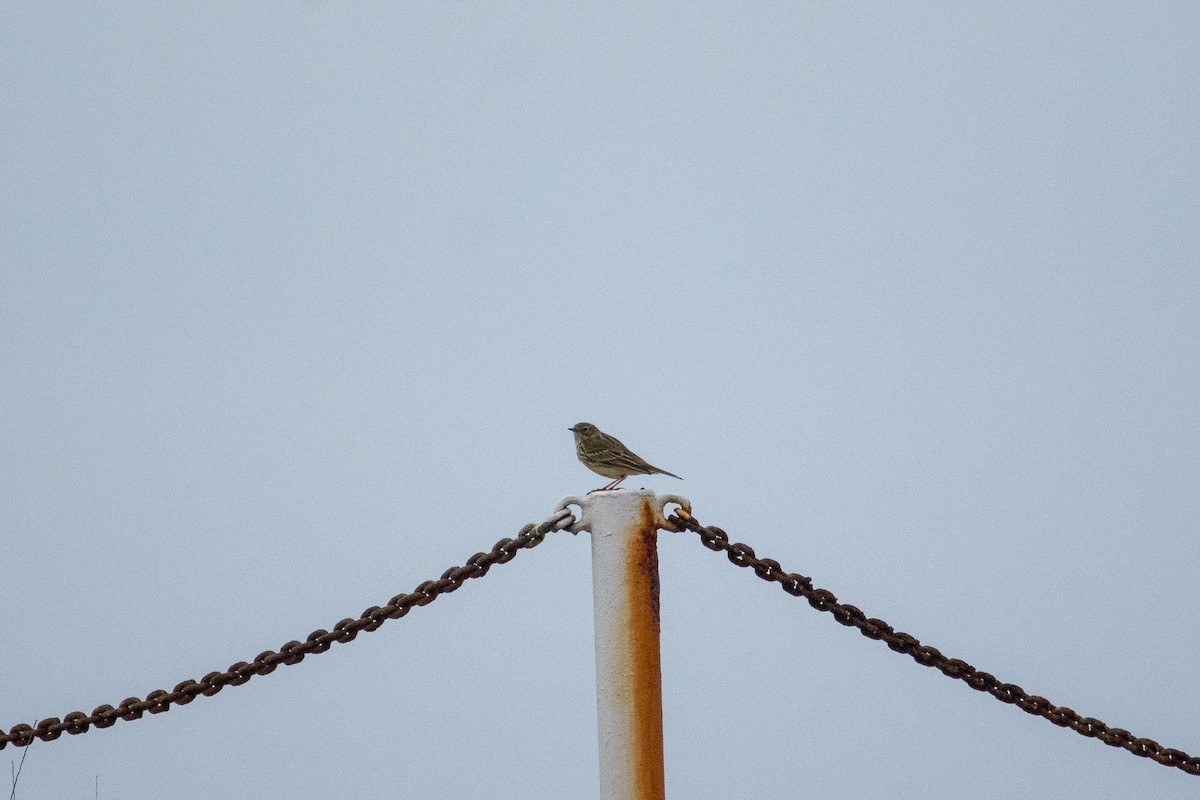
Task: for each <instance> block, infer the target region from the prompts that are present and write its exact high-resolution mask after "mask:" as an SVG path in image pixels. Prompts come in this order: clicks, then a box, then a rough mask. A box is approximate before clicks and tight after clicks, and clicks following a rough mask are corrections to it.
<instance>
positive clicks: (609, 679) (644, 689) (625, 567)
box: [559, 489, 687, 800]
mask: <svg viewBox="0 0 1200 800" xmlns="http://www.w3.org/2000/svg"><path fill="white" fill-rule="evenodd" d="M680 501H682V503H687V501H686V500H683V499H682V498H675V497H663V498H660V497H656V496H655V494H654V492H651V491H648V490H645V489H641V490H638V491H626V490H620V489H616V490H612V491H607V492H593V493H592V494H590V495H588V496H587V497H585V498H578V497H569V498H567V499H565V500H563V501H562V503H560V504H559V507H560V508H563V507H565V506H566V505H578V506H579V507H580V509H581V510H582V513H581V515H580V519H579V522H577V523H576V524H575V525H573V526H572V527H571V530H572V531H573V532H579V531H581V530H586V531H590V532H591V534H592V596H593V601H594V606H595V617H596V702H597V708H598V718H597V722H598V727H599V732H600V800H663V798H664V788H663V734H662V669H661V666H660V662H659V650H658V634H659V618H658V548H657V539H658V528H659V527H660V526H661V523H662V521H663V516H662V509H663V505H664V504H665V503H667V502H680Z"/></svg>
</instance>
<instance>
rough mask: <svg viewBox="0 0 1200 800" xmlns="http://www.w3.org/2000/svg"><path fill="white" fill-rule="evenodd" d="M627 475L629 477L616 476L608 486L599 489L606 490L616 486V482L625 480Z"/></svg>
mask: <svg viewBox="0 0 1200 800" xmlns="http://www.w3.org/2000/svg"><path fill="white" fill-rule="evenodd" d="M628 477H629V476H628V475H622V476H621V477H619V478H617V479H616V480H615V481H613V482H612V483H610V484H609V485H608V486H605V487H604V488H603V489H601V491H607V490H609V489H615V488H617V484H618V483H620V482H621V481H623V480H625V479H626V478H628Z"/></svg>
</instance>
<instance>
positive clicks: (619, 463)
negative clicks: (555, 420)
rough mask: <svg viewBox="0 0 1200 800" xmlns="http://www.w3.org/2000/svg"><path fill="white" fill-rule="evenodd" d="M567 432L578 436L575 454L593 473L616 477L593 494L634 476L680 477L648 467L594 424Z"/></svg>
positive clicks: (572, 428) (578, 425) (577, 425)
mask: <svg viewBox="0 0 1200 800" xmlns="http://www.w3.org/2000/svg"><path fill="white" fill-rule="evenodd" d="M567 430H569V431H571V433H573V434H575V455H577V456H579V460H580V461H582V462H583V465H584V466H585V467H587V468H588V469H590V470H591V471H592V472H595V473H597V474H599V475H603V476H604V477H606V478H613V482H612V483H610V484H608V485H607V486H601V487H600V488H599V489H593V490H592V491H593V492H602V491H604V490H606V489H613V488H615V487H616V485H617V484H618V483H620V482H621V481H623V480H625V479H626V478H628V477H629V476H630V475H670V476H671V477H672V478H679V476H678V475H676V474H675V473H673V472H667V471H666V470H665V469H659V468H658V467H655V466H653V465H651V464H647V463H646V462H645V461H643V460H642V459H640V458H638V457H637V456H636V455H634V454H633V453H632V452H631V451H630V449H629V448H628V447H626V446H625V445H623V444H621V442H620V441H618V440H617V439H616V437H613V436H609V435H608V434H607V433H605V432H604V431H602V430H600V429H599V428H597V427H596V426H595V425H593V424H591V423H590V422H580V423H577V424H576V425H574V426H573V427H571V428H567ZM679 480H683V478H679Z"/></svg>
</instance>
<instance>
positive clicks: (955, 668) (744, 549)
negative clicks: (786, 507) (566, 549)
mask: <svg viewBox="0 0 1200 800" xmlns="http://www.w3.org/2000/svg"><path fill="white" fill-rule="evenodd" d="M667 523H668V526H670V528H671V529H672V530H675V531H677V532H678V531H683V530H689V531H691V532H692V533H695V534H698V535H699V536H700V541H701V542H702V543H703V544H704V546H705V547H707V548H708V549H709V550H715V551H724V552H725V554H726V555H727V556H728V558H729V560H730V561H732V562H733V563H734V564H736V565H738V566H739V567H750V568H751V569H753V570H754V574H755V575H757V576H758V577H760V578H762V579H763V580H765V581H768V582H773V583H778V584H779V585H780V588H782V589H783V590H784V591H785V592H787V593H788V594H790V595H793V596H795V597H803V598H804V599H806V600H807V601H808V603H809V605H811V606H812V607H813V608H815V609H817V610H818V611H825V612H828V613H830V614H832V615H833V618H834V619H835V620H837V621H838V622H839V623H841V624H842V625H846V626H848V627H854V628H858V630H859V632H860V633H861V634H862V635H863V636H866V637H867V638H868V639H878V640H881V641H883V642H884V643H885V644H887V646H888V647H889V648H891V649H892V650H895V651H896V652H897V653H904V654H905V655H907V656H909V657H911V658H912V659H913V661H916V662H917V663H918V664H921V665H923V666H926V667H934V668H935V669H937V670H939V671H941V673H942V674H943V675H946V676H947V677H950V678H954V679H956V680H960V681H962V682H963V683H965V684H967V685H968V686H970V687H971V688H972V689H975V690H976V691H979V692H987V693H988V694H990V695H992V696H993V697H995V698H996V699H997V700H999V701H1001V702H1002V703H1009V704H1011V705H1015V706H1017V707H1018V708H1020V709H1021V710H1022V711H1024V712H1025V713H1027V714H1033V715H1035V716H1039V717H1044V718H1045V719H1048V720H1050V721H1051V722H1053V723H1054V724H1055V725H1058V726H1059V727H1060V728H1070V729H1071V730H1073V731H1075V732H1076V733H1079V734H1081V735H1083V736H1087V737H1089V738H1093V739H1099V740H1100V741H1102V742H1104V743H1105V744H1107V745H1109V746H1111V747H1121V748H1124V749H1125V750H1128V751H1129V752H1131V753H1133V754H1134V755H1135V756H1141V757H1142V758H1149V759H1153V760H1154V761H1157V762H1158V763H1159V764H1162V765H1163V766H1167V767H1175V768H1176V769H1181V770H1183V771H1184V772H1186V773H1187V774H1189V775H1200V758H1198V757H1196V756H1191V755H1188V754H1187V753H1185V752H1183V751H1182V750H1176V749H1174V748H1171V747H1163V746H1162V745H1160V744H1159V743H1158V742H1156V741H1154V740H1153V739H1146V738H1142V737H1137V736H1134V735H1133V734H1132V733H1130V732H1129V731H1127V730H1125V729H1123V728H1111V727H1109V726H1108V725H1107V724H1105V723H1103V722H1101V721H1100V720H1098V719H1095V718H1094V717H1081V716H1080V715H1079V714H1078V713H1076V712H1075V711H1074V710H1072V709H1070V708H1066V707H1065V706H1056V705H1055V704H1054V703H1052V702H1050V701H1049V700H1047V699H1046V698H1044V697H1039V696H1037V695H1031V694H1029V693H1028V692H1026V691H1025V690H1024V689H1022V688H1021V687H1020V686H1017V685H1016V684H1012V683H1003V682H1001V681H1000V680H999V679H998V678H996V676H994V675H991V674H990V673H987V672H981V671H980V670H977V669H975V667H973V666H971V665H970V664H968V663H967V662H965V661H963V660H961V659H958V658H948V657H946V656H944V655H942V653H941V651H940V650H938V649H937V648H936V647H930V646H929V645H925V644H921V642H920V641H919V640H918V639H917V638H916V637H915V636H911V635H909V634H907V633H901V632H899V631H897V630H895V629H894V628H892V626H891V625H889V624H887V623H886V622H884V621H883V620H881V619H873V618H868V617H867V615H866V614H864V613H863V612H862V611H861V610H859V609H858V608H856V607H855V606H852V605H847V604H844V603H839V602H838V599H837V597H835V596H834V594H833V593H832V592H830V591H828V590H826V589H818V588H814V587H813V584H812V579H811V578H806V577H805V576H803V575H799V574H797V573H794V572H791V573H789V572H785V571H784V569H783V567H782V566H780V564H779V562H778V561H775V560H774V559H771V558H759V557H758V556H756V555H755V554H754V549H753V548H751V547H750V546H749V545H746V544H740V543H738V542H732V543H731V542H730V541H729V534H727V533H725V531H723V530H721V529H720V528H716V527H706V526H704V525H701V524H700V523H699V522H697V521H696V518H695V517H693V516H692V515H691V514H690V513H689V512H688V511H687V510H686V509H684V508H679V509H677V510H676V511H675V513H673V514H672V515H671V516H670V517H669V518H668V520H667Z"/></svg>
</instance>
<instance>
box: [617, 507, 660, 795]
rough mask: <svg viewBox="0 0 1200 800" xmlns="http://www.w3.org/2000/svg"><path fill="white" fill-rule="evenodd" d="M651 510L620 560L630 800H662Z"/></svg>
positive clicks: (654, 532) (654, 544)
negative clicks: (629, 712) (628, 675)
mask: <svg viewBox="0 0 1200 800" xmlns="http://www.w3.org/2000/svg"><path fill="white" fill-rule="evenodd" d="M655 521H656V515H655V509H654V506H653V505H652V504H651V503H650V501H649V500H643V501H642V509H641V515H640V518H639V519H638V521H637V523H636V528H635V530H634V531H633V533H634V535H633V536H632V537H630V539H631V541H630V545H629V550H628V552H627V553H626V557H625V585H626V587H628V592H629V595H628V597H627V598H626V600H627V603H626V608H627V609H628V613H629V627H628V630H629V649H630V652H629V656H630V668H631V672H632V686H631V689H632V697H631V698H630V700H631V702H632V703H633V727H634V730H633V742H634V747H633V764H631V765H630V768H631V771H632V774H633V777H634V781H633V784H634V789H635V791H634V797H635V798H638V800H662V799H663V798H664V797H665V793H666V790H665V784H664V780H663V739H662V737H663V734H662V665H661V663H660V660H659V645H658V639H659V606H658V546H657V545H658V526H657V525H656V524H655Z"/></svg>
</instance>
